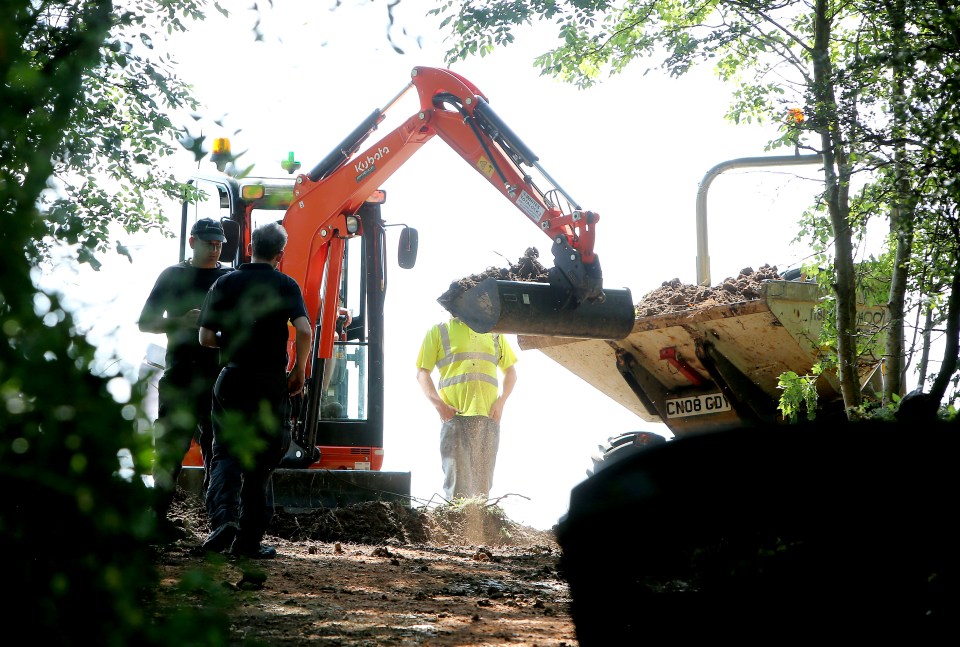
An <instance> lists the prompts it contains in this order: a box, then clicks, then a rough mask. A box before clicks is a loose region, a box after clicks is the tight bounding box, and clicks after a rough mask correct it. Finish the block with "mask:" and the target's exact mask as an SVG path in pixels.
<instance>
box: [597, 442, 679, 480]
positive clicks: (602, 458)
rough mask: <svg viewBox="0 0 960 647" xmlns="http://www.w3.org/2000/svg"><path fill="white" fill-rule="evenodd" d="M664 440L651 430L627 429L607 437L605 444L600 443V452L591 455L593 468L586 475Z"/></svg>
mask: <svg viewBox="0 0 960 647" xmlns="http://www.w3.org/2000/svg"><path fill="white" fill-rule="evenodd" d="M665 442H667V439H666V438H664V437H663V436H661V435H660V434H656V433H653V432H651V431H628V432H625V433H622V434H620V435H618V436H612V437H610V438H608V439H607V442H606V444H604V445H600V447H599V449H600V453H599V454H597V455H594V456H592V457H591V460H592V461H593V469H592V470H587V476H593V475H594V474H596V473H597V472H599V471H600V470H602V469H604V468H605V467H607V466H609V465H612V464H613V463H616V462H617V461H621V460H623V459H624V458H627V457H628V456H633V455H634V454H636V453H637V452H640V451H643V450H644V449H647V448H649V447H653V446H655V445H660V444H662V443H665Z"/></svg>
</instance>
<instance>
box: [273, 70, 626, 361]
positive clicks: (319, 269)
mask: <svg viewBox="0 0 960 647" xmlns="http://www.w3.org/2000/svg"><path fill="white" fill-rule="evenodd" d="M411 88H414V89H416V91H417V93H418V94H419V99H420V109H419V110H418V111H417V113H416V114H414V115H412V116H410V117H409V118H408V119H406V120H405V121H404V122H403V123H401V124H400V125H399V126H398V127H396V128H395V129H394V130H392V131H390V132H389V133H387V134H386V135H385V136H384V137H383V138H381V139H380V140H379V141H377V142H376V143H374V144H372V145H370V146H368V147H367V148H366V149H365V150H362V151H361V146H362V145H363V144H364V143H365V141H366V140H367V139H368V138H369V136H370V135H371V134H372V133H373V132H374V131H375V130H376V129H377V126H378V125H379V124H380V123H381V122H382V121H383V119H384V118H385V114H386V110H387V109H389V108H390V107H391V106H392V105H393V104H394V103H395V102H396V101H397V100H398V99H399V98H400V97H401V96H403V95H404V94H405V93H406V92H407V91H409V90H410V89H411ZM434 136H439V137H440V138H441V139H442V140H443V141H444V142H446V143H447V145H448V146H450V147H451V148H452V149H453V150H454V151H456V152H457V154H459V155H460V156H461V157H462V158H463V159H464V160H465V161H466V162H467V163H468V164H469V165H470V166H471V167H472V168H473V169H474V170H475V171H477V172H478V173H479V174H480V175H481V176H482V177H484V178H485V179H486V180H487V181H488V182H489V183H490V184H491V185H493V186H494V188H496V189H497V190H498V191H499V192H500V194H501V195H503V196H504V197H505V198H507V200H509V201H510V202H511V203H512V204H513V205H514V206H515V207H516V208H517V209H519V210H520V211H521V212H522V213H523V214H524V216H526V217H527V218H528V219H529V220H530V221H531V222H532V223H534V224H535V225H537V226H538V227H539V228H540V230H541V231H543V232H544V233H545V234H546V235H547V236H548V237H550V239H551V240H552V241H553V248H552V251H553V255H554V265H555V269H556V271H557V274H556V275H554V274H553V273H551V285H554V284H555V285H554V287H555V288H556V289H558V290H561V291H563V292H564V293H565V295H566V296H565V298H564V299H562V301H563V302H564V304H565V305H564V307H576V306H578V305H579V304H582V303H585V302H595V301H596V302H601V303H602V302H603V300H604V299H605V296H606V295H605V293H604V292H603V289H602V275H601V272H600V266H599V260H598V258H597V257H596V255H595V254H594V251H593V246H594V239H595V236H594V234H595V227H596V223H597V222H598V220H599V216H598V215H597V214H596V213H593V212H589V211H582V210H581V209H580V208H579V206H578V205H577V204H576V202H574V201H573V200H572V199H570V197H569V195H568V194H567V193H566V191H564V190H562V189H561V188H560V187H558V186H557V185H556V183H555V182H553V180H552V179H551V178H550V176H549V175H547V174H546V173H545V172H544V171H543V169H542V167H541V166H540V165H539V160H538V158H537V156H536V155H535V154H534V153H533V152H532V151H531V150H530V149H529V147H527V146H526V145H525V144H524V143H523V142H522V141H521V140H520V138H519V137H517V136H516V134H515V133H514V132H513V131H512V130H511V129H510V128H509V127H508V126H507V125H506V124H505V123H504V122H503V120H502V119H500V117H499V116H498V115H497V114H496V113H495V112H494V111H493V110H492V108H490V105H489V103H488V102H487V99H486V97H485V96H484V95H483V94H482V93H481V92H480V90H479V89H478V88H477V87H476V86H474V85H473V84H472V83H470V81H468V80H467V79H465V78H464V77H462V76H460V75H459V74H456V73H455V72H451V71H450V70H444V69H438V68H430V67H416V68H414V69H413V71H412V73H411V81H410V83H409V84H408V85H407V86H406V87H405V88H404V89H403V90H402V91H401V92H400V93H399V94H397V95H396V97H394V98H393V99H392V100H391V101H390V103H389V104H388V105H387V107H386V108H384V109H378V110H375V111H373V112H372V113H371V114H370V115H369V116H368V117H367V118H366V119H365V120H364V121H363V122H362V123H361V124H360V125H359V126H358V127H357V128H356V129H354V131H353V132H352V133H350V135H349V136H348V137H347V138H346V139H344V140H343V142H341V144H340V145H339V146H338V147H337V148H336V149H335V150H334V151H332V152H331V153H330V154H329V155H328V156H327V157H326V158H325V159H324V160H323V161H322V162H321V163H320V164H318V165H317V166H316V167H315V168H314V169H313V170H312V171H311V172H310V173H308V174H304V175H300V176H298V177H297V179H296V186H295V189H294V200H293V201H292V202H291V204H290V207H289V208H288V210H287V212H286V215H285V217H284V220H283V225H284V227H285V228H286V230H287V232H288V234H289V242H288V244H287V251H286V253H285V255H284V257H283V261H282V264H281V267H280V269H281V270H282V271H284V272H285V273H287V274H289V275H290V276H292V277H293V278H294V279H296V280H297V282H298V283H299V284H300V286H301V288H302V289H303V293H304V298H305V300H306V303H307V308H308V312H309V314H310V315H311V317H316V318H317V319H318V320H319V321H320V324H321V327H320V328H321V330H323V331H327V330H329V331H332V330H333V329H334V327H335V322H336V316H337V305H338V304H337V303H336V301H337V290H338V287H339V283H338V281H337V280H335V279H338V278H339V276H340V275H339V271H340V270H339V269H334V267H335V266H336V267H337V268H339V264H340V263H341V262H342V260H343V258H342V254H343V246H342V245H334V246H331V242H332V241H334V240H336V239H337V238H346V237H349V236H351V235H353V234H354V233H355V232H351V231H349V224H350V220H349V219H350V217H351V216H352V215H353V214H355V213H356V212H357V211H358V210H359V209H360V207H361V206H362V204H363V203H364V201H366V200H367V199H368V198H369V197H370V196H371V195H372V194H373V193H374V192H375V191H376V190H377V189H378V188H379V187H380V185H381V184H382V183H383V182H384V181H386V179H387V178H389V177H390V176H391V175H393V173H394V172H396V171H397V169H399V168H400V167H401V166H402V165H403V164H404V163H405V162H406V161H407V160H408V159H410V157H412V156H413V155H414V153H416V152H417V151H419V150H420V147H421V146H423V145H424V144H426V143H427V142H428V141H430V140H431V139H432V138H433V137H434ZM524 166H528V167H530V168H531V169H532V170H536V171H537V172H538V173H539V174H540V175H541V176H542V177H543V178H544V182H545V186H544V187H543V188H541V187H539V186H537V185H536V184H535V183H534V180H533V177H532V175H531V173H530V172H527V171H525V170H524V168H523V167H524ZM321 310H322V311H321ZM621 318H622V317H621ZM624 335H626V332H624ZM328 337H329V339H328ZM332 347H333V338H332V332H331V334H330V335H323V338H322V339H320V340H319V349H318V354H319V356H320V357H321V358H326V357H329V356H330V352H331V349H332Z"/></svg>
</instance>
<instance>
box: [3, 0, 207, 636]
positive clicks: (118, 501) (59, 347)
mask: <svg viewBox="0 0 960 647" xmlns="http://www.w3.org/2000/svg"><path fill="white" fill-rule="evenodd" d="M192 6H195V5H193V4H188V3H181V4H178V3H176V2H158V3H156V4H152V3H146V4H141V5H138V7H139V9H138V11H142V12H144V14H146V13H148V12H150V11H153V10H155V9H160V8H162V9H164V10H165V11H167V10H169V11H170V12H174V13H176V12H177V11H178V9H179V8H181V7H192ZM135 15H137V14H136V12H133V11H126V12H124V11H120V12H117V11H114V6H113V3H112V2H111V1H110V0H85V1H81V0H77V1H70V0H66V1H62V2H36V1H29V0H14V2H13V3H12V4H11V3H8V6H5V20H4V21H3V22H2V23H0V43H4V44H5V47H4V48H3V49H2V50H0V105H3V106H4V110H2V111H0V207H2V212H3V214H4V216H5V222H4V227H3V233H2V235H0V246H2V247H0V270H2V274H3V277H4V282H3V286H2V288H0V329H2V330H3V334H4V341H5V343H3V344H0V429H2V438H3V442H2V443H0V491H2V492H3V493H4V494H3V497H2V501H3V503H2V504H0V551H2V552H3V554H4V555H5V556H6V558H7V559H6V567H5V569H4V574H5V576H6V579H5V582H6V584H7V585H8V587H9V589H10V591H11V592H12V593H13V595H12V596H10V597H11V599H8V600H7V601H6V602H5V603H4V607H5V611H6V614H7V615H6V617H9V618H11V619H12V620H13V624H12V625H11V626H10V627H8V629H10V630H12V634H13V636H14V637H13V638H12V639H11V640H14V641H16V639H17V638H22V639H23V642H26V641H27V640H30V641H34V640H37V639H38V637H39V638H40V639H41V640H42V641H43V642H45V643H48V644H55V645H73V644H78V645H79V644H84V645H86V644H101V645H128V644H135V643H136V644H146V645H168V644H176V643H183V642H186V641H187V640H197V639H199V640H200V641H201V642H204V643H207V644H224V643H225V640H224V639H223V636H225V635H226V628H225V624H224V623H223V622H222V620H221V619H220V617H219V616H218V615H217V614H216V610H215V609H212V610H203V609H198V610H186V611H185V612H184V614H183V615H182V616H181V617H180V618H179V619H178V621H177V622H171V623H170V625H168V626H163V627H158V626H156V625H154V623H153V622H152V618H151V616H150V614H149V612H148V611H147V610H146V607H145V606H144V604H145V601H146V600H147V599H148V597H149V592H150V590H151V587H152V586H153V585H155V583H156V572H155V570H154V567H153V561H152V551H151V549H150V546H149V542H151V541H152V540H153V539H154V534H153V533H154V529H155V521H154V519H153V518H152V514H151V512H150V510H151V498H152V497H151V492H150V490H149V489H148V488H146V487H145V485H144V483H143V481H142V479H141V478H140V473H141V471H142V469H141V468H142V466H143V465H144V464H145V462H146V461H147V460H148V459H147V458H146V456H148V455H149V453H150V448H149V445H148V443H147V442H146V439H145V438H144V437H143V436H142V435H140V434H138V433H137V432H136V431H135V427H134V424H133V421H134V419H135V418H136V416H137V408H138V406H137V405H138V402H137V401H136V399H135V398H134V399H133V400H131V401H129V402H120V401H117V400H115V399H114V397H113V396H112V395H111V389H110V386H111V384H110V381H109V379H106V378H102V377H98V376H95V375H93V374H92V372H91V365H92V362H93V358H94V353H93V351H94V349H93V348H92V347H91V346H90V345H89V344H88V343H87V342H86V341H85V339H84V338H83V336H82V335H81V334H80V333H79V332H78V331H77V330H76V327H75V326H74V324H73V319H72V317H71V315H70V313H69V312H66V311H65V310H64V309H63V308H61V307H60V305H59V302H58V299H57V297H56V296H55V295H50V294H44V293H42V292H38V291H37V290H36V289H35V288H34V286H33V283H32V281H31V271H32V270H33V269H34V263H35V261H36V259H37V258H38V257H40V256H42V254H43V249H44V248H43V246H42V245H41V246H39V247H38V241H41V240H43V239H44V237H45V236H47V235H51V236H53V237H55V238H59V239H61V240H65V241H66V242H68V243H73V242H76V243H78V244H79V245H80V246H81V248H83V249H86V250H87V251H88V252H90V253H91V255H92V251H93V250H94V249H97V248H98V246H99V242H97V241H105V240H106V232H105V223H106V222H107V221H108V220H109V218H111V217H113V216H111V215H110V214H111V213H113V214H126V216H125V217H126V219H125V220H123V221H122V222H124V223H125V225H127V226H133V227H137V226H147V223H148V221H149V222H152V221H153V218H151V217H150V214H149V212H148V211H147V210H143V211H142V212H141V211H140V210H139V204H138V205H137V207H136V208H134V209H133V210H132V213H133V214H134V215H133V216H131V215H130V213H131V211H128V210H126V209H123V208H121V206H120V203H116V204H105V202H107V201H110V200H116V197H115V196H112V195H110V194H108V193H106V192H102V191H100V190H99V189H97V188H96V187H95V186H94V187H89V186H88V187H85V188H83V189H81V190H80V191H79V192H78V193H75V194H73V195H74V197H76V196H78V195H80V196H82V197H81V198H78V200H77V201H78V202H80V203H82V205H83V206H79V205H78V206H76V207H71V208H70V209H67V210H66V211H64V209H63V208H62V203H58V202H54V203H45V202H43V201H42V200H41V196H42V194H43V193H44V191H46V190H48V187H49V184H48V181H49V178H51V177H55V176H57V173H61V174H63V175H61V177H65V176H66V175H67V174H69V172H71V171H77V170H79V169H81V168H84V165H86V164H90V165H91V167H93V166H95V165H97V164H100V163H104V164H106V166H105V167H104V168H106V169H107V171H108V172H110V173H115V174H116V175H115V177H116V178H117V179H118V186H121V187H122V186H123V181H124V179H127V180H129V181H130V182H131V184H133V183H135V181H134V180H133V177H134V176H133V174H130V173H128V171H129V169H130V168H132V165H133V164H146V163H148V161H149V160H148V157H149V154H150V152H151V146H153V144H150V143H145V142H140V143H130V142H125V141H124V138H128V137H137V138H141V139H144V140H149V138H150V135H149V134H145V131H144V130H143V128H144V124H143V122H142V121H139V119H141V118H145V117H147V116H148V115H155V114H156V113H153V112H152V111H151V108H148V107H147V106H144V107H143V108H142V109H141V108H133V107H131V106H130V105H127V106H126V107H125V108H119V107H117V108H115V109H114V110H113V113H114V114H113V115H112V116H114V117H117V120H116V121H115V122H110V118H111V115H107V114H106V111H105V105H104V104H103V101H105V100H106V96H100V95H99V94H98V93H99V92H101V90H102V91H103V92H106V91H107V90H106V88H107V87H110V86H111V83H112V84H113V85H114V86H116V85H121V84H120V83H119V77H108V76H103V77H97V72H96V71H97V70H101V71H103V70H104V69H106V68H104V67H103V65H104V62H105V61H106V65H107V67H109V65H111V64H112V63H110V62H109V57H108V58H104V55H103V52H104V48H105V47H106V48H107V49H109V50H110V51H113V52H115V53H116V52H118V51H124V46H122V45H121V46H120V47H119V49H115V47H116V45H115V43H116V42H117V37H116V34H117V32H116V31H114V30H115V29H117V28H118V27H122V26H125V25H128V24H131V23H130V21H133V22H136V20H135V19H134V18H133V16H135ZM141 24H144V25H145V24H146V23H145V22H143V23H141ZM111 35H112V36H111ZM142 71H143V73H145V74H148V75H149V76H151V78H152V79H153V81H154V82H159V81H161V80H162V76H163V75H162V74H161V73H159V72H157V71H156V70H154V71H153V72H148V71H146V69H144V70H142ZM134 76H136V74H133V73H132V72H131V77H130V78H131V79H132V78H133V77H134ZM95 78H97V79H99V80H101V81H104V83H103V85H102V86H98V85H97V82H96V81H95V80H94V79H95ZM108 78H109V79H112V81H111V82H109V83H108V82H107V81H106V79H108ZM128 81H129V79H128ZM98 88H99V89H98ZM113 89H114V90H116V91H117V93H116V94H113V95H111V96H112V97H113V99H114V100H117V101H122V102H125V103H126V102H127V101H135V100H137V99H131V95H129V94H124V92H123V91H122V90H121V89H118V88H116V87H114V88H113ZM128 89H129V88H128ZM134 95H135V96H138V97H139V99H140V100H144V101H147V103H148V104H149V103H150V102H149V100H148V99H147V95H143V94H139V95H138V94H137V93H136V92H134ZM128 110H129V111H128ZM128 117H129V119H128ZM160 125H161V126H162V124H160ZM95 129H99V130H98V131H97V132H94V130H95ZM101 135H103V139H100V136H101ZM141 146H142V147H141ZM100 156H106V157H100ZM111 156H112V158H113V162H110V161H109V160H110V158H111ZM104 160H106V161H104ZM67 184H69V182H67ZM137 190H138V189H136V188H129V189H124V190H123V191H121V195H123V196H125V197H130V196H135V195H136V193H137ZM61 197H62V198H64V199H66V195H64V196H61ZM47 204H50V205H51V206H53V207H54V208H53V209H51V210H50V211H49V212H44V211H42V210H41V206H42V205H43V206H45V205H47ZM58 205H59V206H58ZM85 210H86V211H85ZM64 213H67V214H68V215H67V216H65V217H62V218H61V215H62V214H64ZM45 215H48V216H50V217H49V219H45V218H44V216H45ZM140 218H142V219H140ZM81 223H82V227H83V228H84V231H82V232H80V231H78V230H77V227H80V226H81ZM47 242H48V243H49V241H47ZM125 453H126V454H129V457H130V460H131V463H130V465H126V466H125V465H124V464H122V463H121V462H120V460H119V456H120V455H122V454H125ZM198 616H199V617H201V619H200V620H197V619H196V617H198Z"/></svg>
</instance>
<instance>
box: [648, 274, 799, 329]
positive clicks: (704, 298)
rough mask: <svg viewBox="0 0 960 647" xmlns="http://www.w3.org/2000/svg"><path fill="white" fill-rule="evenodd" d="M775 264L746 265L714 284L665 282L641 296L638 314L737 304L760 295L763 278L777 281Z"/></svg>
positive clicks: (778, 277) (664, 312) (778, 278)
mask: <svg viewBox="0 0 960 647" xmlns="http://www.w3.org/2000/svg"><path fill="white" fill-rule="evenodd" d="M782 278H783V277H781V276H780V274H779V273H777V268H776V266H775V265H762V266H760V269H759V270H756V271H755V270H754V269H753V268H752V267H745V268H743V269H742V270H740V274H739V275H737V277H736V278H730V277H728V278H726V279H724V280H723V282H721V283H720V284H718V285H716V286H714V287H708V286H705V285H691V284H689V283H681V282H680V279H673V280H670V281H664V282H663V283H662V284H661V285H660V287H659V288H657V289H656V290H653V291H651V292H648V293H647V294H645V295H643V298H642V299H640V301H639V302H638V303H637V304H636V311H637V317H652V316H654V315H662V314H668V313H671V312H680V311H683V310H690V309H692V308H703V307H709V306H715V305H722V304H724V303H739V302H741V301H751V300H753V299H759V298H760V286H761V284H762V283H763V282H764V281H772V280H775V281H779V280H782Z"/></svg>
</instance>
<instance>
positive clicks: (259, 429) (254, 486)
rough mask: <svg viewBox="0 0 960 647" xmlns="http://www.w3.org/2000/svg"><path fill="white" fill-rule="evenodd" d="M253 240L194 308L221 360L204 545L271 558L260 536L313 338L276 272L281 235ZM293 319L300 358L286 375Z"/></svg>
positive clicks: (260, 233)
mask: <svg viewBox="0 0 960 647" xmlns="http://www.w3.org/2000/svg"><path fill="white" fill-rule="evenodd" d="M251 240H252V243H251V262H250V263H246V264H244V265H241V266H240V268H239V269H238V270H237V271H236V272H233V273H232V274H230V275H228V276H225V277H223V278H222V279H221V280H219V281H217V282H216V284H214V286H213V287H212V288H211V289H210V292H209V293H208V294H207V297H206V299H205V300H204V302H203V308H202V309H201V312H200V343H201V344H203V345H204V346H206V347H209V348H220V349H221V352H222V361H223V362H224V368H223V370H222V371H221V372H220V376H219V377H218V378H217V383H216V386H215V387H214V390H213V462H212V466H211V474H210V489H209V490H208V492H207V498H206V503H207V517H208V519H209V521H210V527H211V528H213V532H211V533H210V536H209V537H208V538H207V540H206V541H205V542H204V549H205V550H208V551H212V552H221V551H224V550H227V551H228V552H229V554H231V555H234V556H239V557H253V558H261V559H269V558H272V557H275V556H276V554H277V551H276V549H275V548H274V547H272V546H266V545H263V544H261V541H262V540H263V536H264V534H265V533H266V529H267V525H268V524H269V523H270V519H271V518H272V516H273V501H272V488H271V478H272V475H273V472H274V470H275V469H276V468H277V466H278V465H279V464H280V461H281V460H282V459H283V456H284V454H286V451H287V449H288V448H289V446H290V430H289V429H288V428H287V426H286V425H285V424H284V418H285V408H286V404H287V400H288V397H289V396H291V395H296V394H297V393H300V392H301V391H302V389H303V384H304V381H305V379H306V365H307V360H308V359H309V357H310V342H311V337H312V335H311V328H310V320H309V319H308V317H307V311H306V306H305V305H304V301H303V294H302V292H301V291H300V286H299V285H297V282H296V281H294V280H293V279H292V278H290V277H289V276H287V275H286V274H283V273H282V272H278V271H276V268H277V265H279V264H280V260H281V258H282V257H283V250H284V247H285V246H286V243H287V232H286V231H285V230H284V229H283V227H281V226H280V225H278V224H277V223H273V222H271V223H268V224H265V225H262V226H260V227H258V228H257V229H256V230H254V232H253V234H252V236H251ZM289 324H293V327H294V329H295V330H296V358H295V361H294V363H293V367H292V368H291V370H290V373H289V374H287V366H288V364H289V358H288V357H287V340H288V338H289V330H288V325H289Z"/></svg>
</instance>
